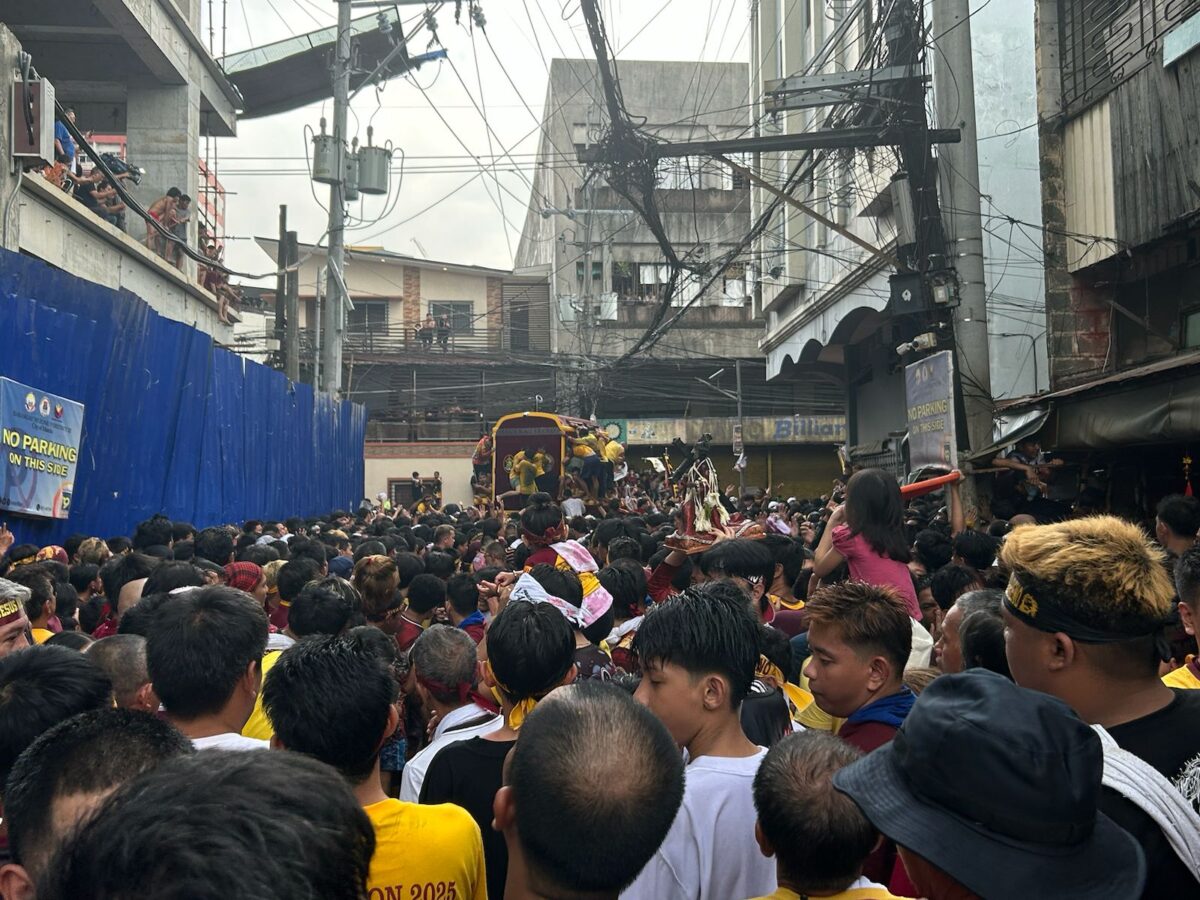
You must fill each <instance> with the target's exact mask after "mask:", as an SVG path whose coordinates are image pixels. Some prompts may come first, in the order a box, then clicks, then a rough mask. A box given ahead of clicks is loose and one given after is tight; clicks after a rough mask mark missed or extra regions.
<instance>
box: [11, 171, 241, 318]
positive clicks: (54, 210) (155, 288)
mask: <svg viewBox="0 0 1200 900" xmlns="http://www.w3.org/2000/svg"><path fill="white" fill-rule="evenodd" d="M17 205H18V206H19V212H18V213H17V214H16V215H17V216H19V219H20V239H19V244H18V247H19V249H20V250H21V251H22V252H24V253H29V254H30V255H32V256H36V257H38V258H39V259H42V260H45V261H46V262H48V263H50V264H51V265H53V266H57V267H58V268H60V269H63V270H64V271H66V272H70V273H71V274H72V275H77V276H79V277H80V278H85V279H87V280H88V281H94V282H96V283H97V284H103V285H105V286H106V287H111V288H125V289H126V290H129V291H132V292H133V293H135V294H137V295H138V296H139V297H141V298H142V299H143V300H145V301H146V302H147V303H149V304H150V306H151V308H153V309H154V310H155V311H156V312H158V313H159V314H160V315H164V316H167V317H168V318H171V319H175V320H177V321H180V322H185V323H186V324H188V325H192V326H194V327H195V328H198V329H199V330H200V331H203V332H205V333H206V334H210V335H212V336H213V337H214V338H216V339H217V340H219V341H222V342H227V341H229V340H230V338H231V337H232V333H233V329H232V328H231V326H229V325H222V324H221V322H220V319H219V318H218V316H217V300H216V298H215V297H213V296H212V294H210V293H208V291H206V290H204V289H203V288H201V287H200V285H199V284H197V283H196V282H195V280H194V279H192V278H189V277H188V276H187V275H185V274H184V273H182V272H180V271H179V270H178V269H176V268H175V267H174V266H170V265H168V264H167V263H166V262H165V261H164V260H163V259H161V258H160V257H159V256H158V255H157V254H155V253H152V252H151V251H150V250H148V249H147V248H146V247H145V246H144V245H143V244H141V243H140V242H139V241H136V240H134V239H133V238H131V237H130V236H129V235H127V234H125V233H124V232H122V231H120V230H119V229H117V228H114V227H113V226H112V225H109V224H108V223H107V222H103V221H101V220H100V219H99V218H97V217H96V216H94V215H92V213H90V212H88V210H87V209H86V208H84V207H83V206H82V205H81V204H79V203H76V202H75V201H74V200H73V199H72V198H71V197H69V196H68V195H66V194H64V193H62V192H61V191H57V190H55V189H54V188H52V187H51V186H50V185H49V184H48V183H47V182H46V181H45V180H44V179H43V178H41V176H39V175H29V176H26V177H25V179H24V180H23V183H22V188H21V194H20V196H19V198H18V199H17Z"/></svg>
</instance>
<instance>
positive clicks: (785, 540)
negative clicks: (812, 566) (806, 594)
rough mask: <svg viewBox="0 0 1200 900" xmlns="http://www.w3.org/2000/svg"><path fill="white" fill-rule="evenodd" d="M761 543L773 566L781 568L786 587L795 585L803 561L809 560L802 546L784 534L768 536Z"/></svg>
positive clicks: (801, 569) (802, 567) (802, 569)
mask: <svg viewBox="0 0 1200 900" xmlns="http://www.w3.org/2000/svg"><path fill="white" fill-rule="evenodd" d="M761 543H762V545H763V546H764V547H766V548H767V550H769V551H770V553H771V558H772V559H773V560H774V562H775V565H777V566H783V578H784V581H785V582H786V583H787V584H788V585H793V584H795V583H796V582H797V581H798V580H799V579H800V573H801V572H803V571H804V562H805V560H806V559H809V558H810V557H809V556H808V554H807V553H806V552H805V549H806V548H805V546H804V544H802V543H801V542H800V541H798V540H796V539H795V538H791V537H788V536H787V535H785V534H768V535H767V536H766V537H765V538H763V539H762V541H761Z"/></svg>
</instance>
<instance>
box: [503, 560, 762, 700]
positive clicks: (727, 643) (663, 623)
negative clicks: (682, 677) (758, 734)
mask: <svg viewBox="0 0 1200 900" xmlns="http://www.w3.org/2000/svg"><path fill="white" fill-rule="evenodd" d="M709 552H711V551H709ZM759 624H760V623H759V621H758V619H757V618H756V617H755V615H754V613H753V612H752V611H751V609H750V605H749V604H748V603H747V602H746V595H745V594H744V593H743V592H742V591H741V589H739V588H738V587H737V586H736V585H733V584H730V583H728V582H723V581H712V582H708V583H706V584H700V585H696V586H694V587H690V588H688V589H687V590H686V591H684V592H683V593H682V594H676V595H675V596H672V597H668V598H667V599H666V600H664V601H663V602H662V603H657V604H655V605H654V606H653V607H652V608H651V609H649V610H647V612H646V617H645V618H644V619H642V624H641V626H640V627H639V628H638V630H637V634H636V635H634V638H633V651H634V652H635V653H636V654H637V655H638V658H639V659H640V660H641V662H642V668H643V669H645V668H646V667H647V666H652V665H656V664H660V665H665V664H673V665H677V666H680V667H681V668H683V669H684V670H685V671H686V672H688V673H689V674H690V675H692V676H693V677H702V676H705V675H711V674H714V673H715V674H718V675H721V676H723V677H724V678H725V679H726V680H727V681H728V682H729V699H730V701H731V703H732V705H733V708H734V709H737V707H738V706H739V705H740V704H741V702H742V700H744V699H745V698H746V695H747V694H748V693H749V691H750V685H751V683H752V682H753V681H754V670H755V668H756V667H757V666H758V657H759V649H758V648H759V633H758V632H759ZM489 648H490V637H489Z"/></svg>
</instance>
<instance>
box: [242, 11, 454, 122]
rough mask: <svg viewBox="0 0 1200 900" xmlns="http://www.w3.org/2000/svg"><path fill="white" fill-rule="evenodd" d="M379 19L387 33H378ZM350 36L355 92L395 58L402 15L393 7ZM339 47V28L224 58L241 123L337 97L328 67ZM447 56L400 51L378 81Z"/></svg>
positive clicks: (359, 23) (354, 26)
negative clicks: (237, 97) (239, 106)
mask: <svg viewBox="0 0 1200 900" xmlns="http://www.w3.org/2000/svg"><path fill="white" fill-rule="evenodd" d="M380 16H383V21H384V22H386V23H387V26H388V27H389V30H388V31H381V30H380ZM350 32H351V34H352V35H353V38H354V52H355V57H354V59H355V70H354V74H353V75H352V76H351V83H350V87H351V90H356V89H358V88H359V87H361V86H362V85H363V83H364V82H365V80H366V76H367V74H368V73H370V72H372V71H374V69H375V67H376V66H377V65H379V64H380V63H381V62H382V61H383V60H384V58H385V57H387V56H388V54H389V53H391V52H392V50H393V49H394V46H395V45H394V43H393V39H394V38H396V37H397V36H399V35H402V34H404V30H403V26H402V25H401V23H400V11H399V9H398V8H396V7H394V6H393V7H391V8H390V9H385V10H383V11H382V12H380V13H379V14H372V15H370V16H364V17H363V18H361V19H355V20H354V21H353V22H351V24H350ZM336 44H337V26H336V25H332V26H330V27H328V28H321V29H318V30H317V31H310V32H307V33H306V34H301V35H296V36H294V37H290V38H286V39H284V40H282V41H276V42H274V43H272V44H264V45H263V46H261V47H253V48H251V49H249V50H245V51H242V52H240V53H231V54H230V55H228V56H226V57H224V58H222V59H221V60H220V65H221V68H222V69H223V70H224V72H225V76H226V77H227V78H228V79H229V80H230V81H231V82H232V83H233V84H234V85H235V86H236V87H237V89H238V90H239V91H240V92H241V94H242V98H243V102H244V106H243V108H242V112H241V113H240V115H239V118H242V119H256V118H260V117H262V116H270V115H275V114H276V113H281V112H287V111H289V110H293V109H299V108H300V107H302V106H307V105H308V104H310V103H316V102H318V101H320V100H327V99H329V98H330V97H331V96H332V95H333V83H332V80H331V78H330V74H329V71H330V61H331V60H332V58H333V55H334V51H335V49H336ZM444 56H445V51H444V50H435V51H432V52H430V53H423V54H420V55H418V56H409V55H408V53H407V52H406V51H401V52H400V53H399V54H397V55H396V56H395V57H394V58H393V59H392V61H391V62H390V63H389V64H388V66H387V68H386V69H385V70H384V72H382V73H381V74H380V76H379V77H380V78H386V77H389V76H392V75H398V74H402V73H403V72H406V71H409V70H411V69H416V68H420V66H421V64H422V63H424V62H428V61H430V60H433V59H440V58H442V57H444Z"/></svg>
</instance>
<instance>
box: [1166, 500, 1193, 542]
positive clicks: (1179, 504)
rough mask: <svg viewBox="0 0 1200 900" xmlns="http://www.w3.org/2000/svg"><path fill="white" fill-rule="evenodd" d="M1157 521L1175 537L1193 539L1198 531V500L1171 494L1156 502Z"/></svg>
mask: <svg viewBox="0 0 1200 900" xmlns="http://www.w3.org/2000/svg"><path fill="white" fill-rule="evenodd" d="M1156 514H1157V516H1158V520H1159V521H1160V522H1162V523H1163V524H1164V525H1166V526H1167V527H1168V528H1169V529H1171V531H1172V532H1174V534H1175V536H1176V537H1180V538H1186V539H1190V538H1194V537H1196V533H1197V532H1198V531H1200V499H1197V498H1196V497H1185V496H1184V495H1183V494H1171V495H1170V496H1168V497H1163V498H1162V500H1160V501H1159V502H1158V509H1157V510H1156Z"/></svg>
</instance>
